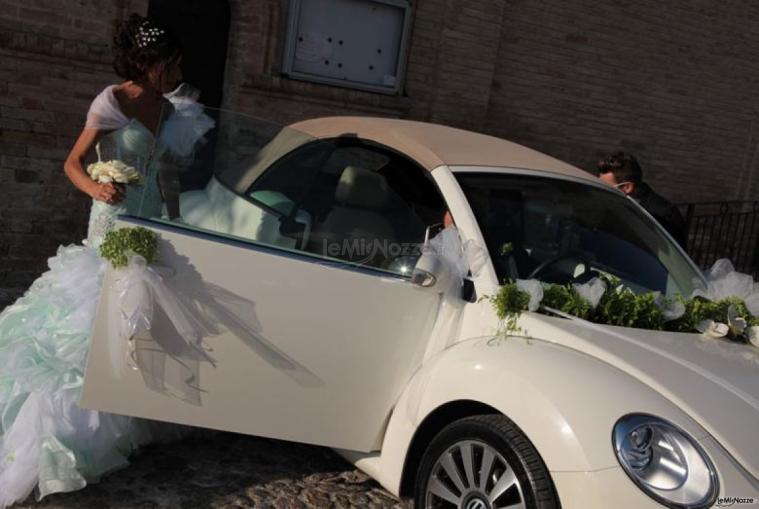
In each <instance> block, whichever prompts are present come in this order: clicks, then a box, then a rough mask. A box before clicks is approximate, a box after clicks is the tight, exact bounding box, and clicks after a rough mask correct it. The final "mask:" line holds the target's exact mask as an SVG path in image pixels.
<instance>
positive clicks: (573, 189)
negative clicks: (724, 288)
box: [456, 173, 700, 295]
mask: <svg viewBox="0 0 759 509" xmlns="http://www.w3.org/2000/svg"><path fill="white" fill-rule="evenodd" d="M456 178H457V180H458V182H459V184H460V185H461V187H462V189H463V191H464V194H465V195H466V197H467V199H468V201H469V204H470V205H471V207H472V210H473V211H474V214H475V216H476V218H477V221H478V223H479V225H480V229H481V230H482V234H483V236H484V238H485V242H486V244H487V247H488V251H489V252H490V256H491V259H492V260H493V266H494V268H495V271H496V274H497V276H498V279H499V281H501V282H506V281H510V280H511V281H513V280H515V279H529V278H537V279H539V280H541V281H544V282H548V283H558V284H566V283H570V282H585V281H588V280H589V279H590V278H592V277H594V276H600V275H607V276H608V275H610V276H614V277H617V278H619V279H620V280H621V282H622V283H623V284H625V285H626V286H629V287H630V288H631V289H632V290H633V291H636V292H638V293H644V292H649V291H658V292H662V293H664V294H667V295H674V294H683V295H690V294H691V292H692V291H693V288H694V283H695V282H696V281H698V280H700V275H699V274H698V272H697V271H696V270H695V269H694V268H693V266H692V265H691V264H690V263H689V261H688V260H687V259H686V258H685V257H684V256H683V255H682V254H681V252H680V251H679V250H678V249H677V248H676V247H675V245H674V244H673V243H672V242H671V241H670V240H669V239H668V238H667V237H666V236H665V235H664V233H663V231H662V230H661V228H660V227H659V226H658V225H656V224H655V223H654V222H653V221H652V220H651V219H649V218H648V217H647V216H646V215H645V214H643V213H642V212H641V211H640V210H639V209H638V207H637V205H635V204H634V203H633V202H632V201H631V200H629V199H626V198H624V197H622V196H621V195H617V194H616V193H613V192H609V191H607V190H604V189H600V188H597V187H594V186H592V185H588V184H582V183H576V182H570V181H566V180H559V179H554V178H546V177H533V176H524V175H508V174H493V173H458V174H457V175H456Z"/></svg>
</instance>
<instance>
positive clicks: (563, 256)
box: [527, 251, 591, 281]
mask: <svg viewBox="0 0 759 509" xmlns="http://www.w3.org/2000/svg"><path fill="white" fill-rule="evenodd" d="M572 259H574V260H577V261H579V262H580V263H581V264H582V266H583V268H584V269H585V270H584V271H583V274H589V273H590V270H591V269H590V260H589V259H588V257H587V256H586V255H585V253H582V252H580V251H568V252H566V253H559V254H557V255H556V256H553V257H551V258H549V259H548V260H546V261H544V262H543V263H541V264H540V265H538V266H537V267H535V268H534V269H533V270H532V272H530V274H529V275H528V276H527V279H536V278H537V277H538V275H540V274H542V273H543V272H545V270H546V269H547V268H548V267H550V266H551V265H554V264H556V263H557V262H560V261H562V260H572ZM576 279H577V278H576V277H574V275H573V276H572V281H575V280H576Z"/></svg>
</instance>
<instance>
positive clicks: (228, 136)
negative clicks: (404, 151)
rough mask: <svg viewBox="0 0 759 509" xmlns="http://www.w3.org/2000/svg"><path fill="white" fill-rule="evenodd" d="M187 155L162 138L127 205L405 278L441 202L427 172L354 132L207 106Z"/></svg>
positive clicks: (144, 213) (187, 225)
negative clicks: (304, 128)
mask: <svg viewBox="0 0 759 509" xmlns="http://www.w3.org/2000/svg"><path fill="white" fill-rule="evenodd" d="M205 113H206V114H208V115H209V116H211V117H212V118H213V119H214V121H215V125H214V128H213V129H211V130H210V131H208V132H207V133H206V134H205V135H204V136H203V139H202V140H201V141H200V142H198V143H196V144H195V146H194V147H193V150H190V151H188V154H187V155H182V156H179V155H177V153H176V151H172V150H167V149H166V148H165V147H161V146H160V144H157V148H156V151H155V153H154V154H153V158H152V160H151V161H150V163H149V164H148V165H146V168H145V169H144V171H143V173H144V174H145V176H146V178H145V182H144V184H143V186H142V187H141V188H134V189H131V190H130V193H131V194H132V195H133V196H134V197H135V198H134V199H133V200H132V201H135V202H139V203H142V204H144V203H145V202H148V201H149V202H151V203H153V204H154V205H155V206H152V207H146V206H141V207H139V208H136V207H133V208H131V209H130V210H128V213H129V214H131V215H136V216H138V217H142V218H144V219H149V220H151V221H162V222H170V223H171V224H173V225H174V226H176V227H179V228H183V229H189V230H195V231H199V232H204V233H211V234H214V235H217V236H220V237H229V238H233V239H237V240H242V241H245V242H250V243H253V244H261V245H266V246H271V247H275V248H279V249H283V250H288V251H292V252H298V253H301V254H304V255H307V256H310V257H318V258H321V259H329V260H333V261H338V262H341V263H345V264H347V265H352V266H362V267H367V268H372V269H378V270H382V271H388V272H391V273H393V274H398V275H403V274H406V273H408V272H409V271H410V269H411V268H413V265H414V263H415V261H416V258H417V257H418V256H419V249H420V244H421V242H423V240H424V238H425V231H426V229H427V228H428V227H429V226H433V225H436V224H438V223H440V222H441V221H442V217H443V214H444V210H445V208H444V204H443V200H442V198H441V197H440V194H439V192H438V191H437V188H436V187H435V185H434V183H433V181H432V179H431V177H430V176H429V174H428V172H426V171H425V170H423V169H421V168H420V167H418V166H417V165H416V164H414V163H413V162H412V161H410V160H408V159H407V158H405V157H404V156H403V155H401V154H397V153H395V152H392V151H390V150H387V149H385V148H383V147H379V146H374V145H371V144H369V143H367V142H363V141H360V140H357V139H355V138H348V139H332V140H318V139H314V138H312V137H310V136H308V135H306V134H304V133H302V132H299V131H297V130H294V129H289V128H282V127H279V126H275V125H273V124H270V123H267V122H263V121H261V120H258V119H252V118H250V117H245V116H242V115H236V114H233V113H229V112H218V111H213V110H210V109H206V110H205Z"/></svg>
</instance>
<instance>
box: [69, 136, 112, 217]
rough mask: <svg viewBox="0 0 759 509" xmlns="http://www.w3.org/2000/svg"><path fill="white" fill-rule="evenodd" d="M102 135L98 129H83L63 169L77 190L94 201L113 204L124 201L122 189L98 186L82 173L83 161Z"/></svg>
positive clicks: (105, 185)
mask: <svg viewBox="0 0 759 509" xmlns="http://www.w3.org/2000/svg"><path fill="white" fill-rule="evenodd" d="M104 134H105V131H101V130H99V129H83V130H82V133H81V134H80V135H79V138H78V139H77V140H76V143H75V144H74V147H73V148H72V149H71V152H69V155H68V157H67V158H66V162H65V163H64V164H63V169H64V171H65V172H66V176H67V177H68V178H69V180H71V183H72V184H74V186H76V188H77V189H79V190H80V191H82V192H83V193H86V194H87V195H89V196H91V197H92V198H94V199H96V200H99V201H103V202H106V203H110V204H114V203H119V202H120V201H121V200H123V199H124V189H123V187H122V186H120V185H118V184H112V183H108V184H98V183H97V182H95V181H94V180H92V179H91V178H90V177H89V175H87V172H86V171H84V159H85V158H86V157H87V154H89V153H90V152H91V151H92V149H93V147H95V145H96V144H97V142H98V141H99V140H100V138H102V137H103V135H104Z"/></svg>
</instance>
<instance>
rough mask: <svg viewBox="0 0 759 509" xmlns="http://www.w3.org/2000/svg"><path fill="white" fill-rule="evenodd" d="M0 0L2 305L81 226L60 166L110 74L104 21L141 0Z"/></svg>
mask: <svg viewBox="0 0 759 509" xmlns="http://www.w3.org/2000/svg"><path fill="white" fill-rule="evenodd" d="M62 5H63V2H61V1H60V0H0V186H2V200H1V201H0V308H2V306H3V305H4V304H5V303H7V302H10V301H11V300H12V299H14V298H15V297H16V296H18V295H19V294H20V292H21V291H23V290H24V289H25V288H26V287H28V286H29V284H30V283H31V281H32V280H33V279H34V278H35V277H37V276H38V275H39V274H40V273H41V272H42V271H43V270H44V269H45V266H46V264H45V262H46V260H47V258H48V257H50V256H52V255H54V254H55V251H56V248H57V246H58V245H60V244H70V243H74V242H79V241H81V239H82V238H84V236H85V233H86V222H87V213H88V207H89V204H88V201H87V197H86V196H84V195H83V194H81V193H80V192H79V191H77V190H76V189H75V188H74V187H73V186H72V185H71V184H70V183H69V181H68V179H67V178H66V176H65V175H64V173H63V161H64V159H65V157H66V155H67V154H68V151H69V149H70V147H71V146H72V145H73V142H74V140H75V138H76V136H77V134H78V132H79V130H80V129H81V128H82V126H83V124H84V117H85V114H86V112H87V106H88V105H89V103H90V101H91V100H92V98H93V97H94V96H95V95H96V94H97V92H99V91H100V90H101V89H102V88H103V87H104V86H105V85H107V84H109V83H112V82H113V81H114V76H113V74H112V72H111V68H110V50H109V48H108V46H107V44H108V41H109V40H110V38H111V35H112V32H111V30H112V20H113V19H117V18H120V17H123V15H124V14H125V13H127V12H132V11H133V10H139V9H142V10H144V9H145V8H146V5H147V4H146V2H128V1H117V2H113V1H106V0H81V1H78V2H66V3H65V6H66V7H65V9H63V8H61V6H62Z"/></svg>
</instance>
